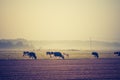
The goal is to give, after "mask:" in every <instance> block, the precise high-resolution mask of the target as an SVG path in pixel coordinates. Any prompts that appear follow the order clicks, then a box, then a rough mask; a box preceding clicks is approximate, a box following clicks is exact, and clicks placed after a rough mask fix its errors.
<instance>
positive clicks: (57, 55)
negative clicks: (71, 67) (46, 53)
mask: <svg viewBox="0 0 120 80" xmlns="http://www.w3.org/2000/svg"><path fill="white" fill-rule="evenodd" d="M53 55H54V56H55V57H61V58H62V59H64V56H63V55H62V54H61V52H53Z"/></svg>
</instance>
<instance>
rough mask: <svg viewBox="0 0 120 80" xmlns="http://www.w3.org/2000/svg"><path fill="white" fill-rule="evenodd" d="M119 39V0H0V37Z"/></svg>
mask: <svg viewBox="0 0 120 80" xmlns="http://www.w3.org/2000/svg"><path fill="white" fill-rule="evenodd" d="M90 37H91V38H92V39H94V40H102V41H107V40H109V41H120V0H0V39H3V38H4V39H15V38H25V39H28V40H89V38H90Z"/></svg>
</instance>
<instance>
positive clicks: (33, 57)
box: [23, 51, 120, 59]
mask: <svg viewBox="0 0 120 80" xmlns="http://www.w3.org/2000/svg"><path fill="white" fill-rule="evenodd" d="M114 54H115V55H117V56H120V51H117V52H114ZM46 55H49V56H50V58H52V57H59V58H61V59H65V58H64V56H67V57H69V54H66V53H61V52H46ZM91 55H93V56H94V57H96V58H97V59H98V58H99V53H98V52H92V53H91ZM23 56H29V58H32V59H37V56H36V54H35V52H29V51H24V52H23Z"/></svg>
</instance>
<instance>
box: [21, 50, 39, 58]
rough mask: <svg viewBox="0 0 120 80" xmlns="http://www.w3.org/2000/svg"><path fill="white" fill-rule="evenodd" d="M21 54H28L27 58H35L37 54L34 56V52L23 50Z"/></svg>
mask: <svg viewBox="0 0 120 80" xmlns="http://www.w3.org/2000/svg"><path fill="white" fill-rule="evenodd" d="M23 56H29V58H32V59H37V56H36V54H35V53H34V52H28V51H24V52H23Z"/></svg>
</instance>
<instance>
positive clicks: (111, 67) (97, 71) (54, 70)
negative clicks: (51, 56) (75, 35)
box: [0, 58, 120, 80]
mask: <svg viewBox="0 0 120 80" xmlns="http://www.w3.org/2000/svg"><path fill="white" fill-rule="evenodd" d="M119 66H120V59H119V58H109V59H108V58H107V59H105V58H100V59H76V60H72V59H71V60H60V59H59V60H40V59H38V60H31V59H18V60H16V59H11V60H5V59H1V60H0V80H120V67H119Z"/></svg>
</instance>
